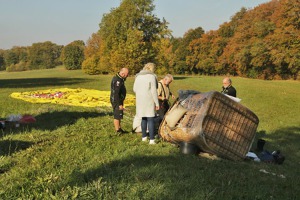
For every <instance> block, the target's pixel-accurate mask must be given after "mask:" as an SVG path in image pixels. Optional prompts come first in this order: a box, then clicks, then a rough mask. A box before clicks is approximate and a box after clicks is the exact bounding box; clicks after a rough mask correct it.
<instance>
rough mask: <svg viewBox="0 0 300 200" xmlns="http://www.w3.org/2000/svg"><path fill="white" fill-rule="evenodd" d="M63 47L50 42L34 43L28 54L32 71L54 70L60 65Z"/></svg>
mask: <svg viewBox="0 0 300 200" xmlns="http://www.w3.org/2000/svg"><path fill="white" fill-rule="evenodd" d="M62 48H63V46H60V45H57V44H54V43H52V42H50V41H47V42H42V43H33V44H32V46H30V47H29V48H28V49H29V53H28V65H29V67H30V69H48V68H54V67H55V66H57V65H58V64H60V61H59V57H60V54H61V51H62Z"/></svg>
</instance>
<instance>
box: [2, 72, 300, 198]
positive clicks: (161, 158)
mask: <svg viewBox="0 0 300 200" xmlns="http://www.w3.org/2000/svg"><path fill="white" fill-rule="evenodd" d="M111 78H112V76H110V75H107V76H89V75H86V74H84V73H82V72H81V71H80V70H78V71H65V70H64V69H63V68H61V67H59V68H56V69H50V70H39V71H30V72H14V73H6V72H0V89H1V92H0V102H1V106H0V118H2V119H3V118H6V117H7V116H8V115H10V114H31V115H33V116H35V118H36V120H37V121H36V123H34V124H29V125H22V126H21V127H19V128H7V129H5V130H0V199H298V198H299V196H300V192H299V189H298V186H299V182H300V175H299V164H300V161H299V160H300V151H299V150H300V115H299V113H300V103H299V102H300V82H299V81H263V80H253V79H245V78H239V77H234V78H233V83H234V86H235V87H236V89H237V91H238V97H239V98H241V99H242V101H241V103H242V104H243V105H245V106H246V107H248V108H249V109H250V110H252V111H253V112H254V113H255V114H256V115H257V116H258V117H259V119H260V124H259V126H258V130H257V135H256V139H258V138H263V139H265V140H266V141H267V143H266V145H265V149H267V150H269V151H273V150H277V149H279V150H281V152H282V153H283V154H284V155H285V156H286V160H285V161H284V163H283V164H282V165H274V164H267V163H257V162H253V161H240V162H233V161H229V160H224V159H221V160H213V159H208V158H203V157H198V156H192V155H183V154H181V153H180V151H179V149H178V148H177V147H176V146H174V145H172V144H170V143H167V142H163V141H159V143H158V144H157V145H148V144H145V143H142V142H141V136H140V135H137V134H131V133H129V134H125V135H122V136H117V135H116V134H115V133H114V128H113V125H112V112H111V109H110V108H106V107H96V108H86V107H75V106H66V105H57V104H32V103H28V102H25V101H21V100H17V99H13V98H11V97H9V95H10V94H11V93H12V92H25V91H33V90H40V89H52V88H86V89H97V90H109V89H110V80H111ZM222 78H223V77H207V76H176V77H175V81H174V82H173V83H172V85H171V90H172V91H173V92H174V93H175V94H177V92H176V91H177V90H180V89H182V90H185V89H190V90H198V91H201V92H207V91H211V90H216V91H220V87H221V81H222ZM133 81H134V76H131V77H129V78H128V79H127V81H126V86H127V89H128V93H130V94H133V92H132V85H133ZM134 113H135V108H134V107H128V108H127V111H126V113H125V118H124V120H123V125H124V128H125V129H126V130H131V125H132V120H133V116H134ZM255 147H256V144H255V143H253V148H255ZM262 170H265V171H267V172H269V173H264V172H262ZM281 175H282V176H281Z"/></svg>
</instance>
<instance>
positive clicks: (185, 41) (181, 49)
mask: <svg viewBox="0 0 300 200" xmlns="http://www.w3.org/2000/svg"><path fill="white" fill-rule="evenodd" d="M203 34H204V30H203V28H202V27H197V28H195V29H189V30H188V31H187V32H186V33H185V34H184V36H183V38H182V39H181V40H177V41H179V44H178V46H177V48H176V50H175V57H176V60H175V63H176V66H175V69H176V71H175V72H176V73H182V72H185V73H186V72H188V71H193V69H194V68H193V67H191V66H188V64H189V62H187V57H188V56H190V49H189V45H190V43H191V42H192V41H193V40H196V39H199V38H201V36H202V35H203ZM177 41H176V42H177Z"/></svg>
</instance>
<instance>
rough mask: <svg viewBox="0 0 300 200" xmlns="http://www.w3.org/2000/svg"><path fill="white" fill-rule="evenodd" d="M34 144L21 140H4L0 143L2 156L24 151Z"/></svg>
mask: <svg viewBox="0 0 300 200" xmlns="http://www.w3.org/2000/svg"><path fill="white" fill-rule="evenodd" d="M33 144H34V143H33V142H25V141H20V140H3V141H0V147H1V148H0V156H8V155H11V154H13V153H15V152H18V151H21V150H24V149H27V148H29V147H30V146H31V145H33Z"/></svg>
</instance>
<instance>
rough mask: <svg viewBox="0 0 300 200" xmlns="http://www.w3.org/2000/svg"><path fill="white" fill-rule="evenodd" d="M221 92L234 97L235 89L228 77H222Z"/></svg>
mask: <svg viewBox="0 0 300 200" xmlns="http://www.w3.org/2000/svg"><path fill="white" fill-rule="evenodd" d="M221 93H222V94H227V95H229V96H232V97H236V89H235V88H234V87H233V86H232V81H231V79H230V78H229V77H226V78H224V79H223V86H222V91H221Z"/></svg>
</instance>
